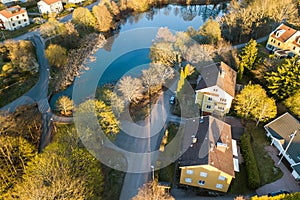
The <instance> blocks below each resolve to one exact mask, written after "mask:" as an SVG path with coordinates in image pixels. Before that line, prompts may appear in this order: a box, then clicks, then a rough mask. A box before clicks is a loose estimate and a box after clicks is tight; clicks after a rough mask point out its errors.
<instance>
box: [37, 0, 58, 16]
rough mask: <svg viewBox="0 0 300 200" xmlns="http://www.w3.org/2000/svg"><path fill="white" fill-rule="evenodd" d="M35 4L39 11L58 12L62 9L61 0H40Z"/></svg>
mask: <svg viewBox="0 0 300 200" xmlns="http://www.w3.org/2000/svg"><path fill="white" fill-rule="evenodd" d="M37 5H38V9H39V12H40V13H46V14H49V13H60V12H61V11H62V10H63V5H62V2H61V0H41V1H39V2H38V3H37Z"/></svg>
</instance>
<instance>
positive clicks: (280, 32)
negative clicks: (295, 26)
mask: <svg viewBox="0 0 300 200" xmlns="http://www.w3.org/2000/svg"><path fill="white" fill-rule="evenodd" d="M284 32H285V30H278V31H276V33H275V37H277V38H279V37H280V36H281V35H282V34H283V33H284Z"/></svg>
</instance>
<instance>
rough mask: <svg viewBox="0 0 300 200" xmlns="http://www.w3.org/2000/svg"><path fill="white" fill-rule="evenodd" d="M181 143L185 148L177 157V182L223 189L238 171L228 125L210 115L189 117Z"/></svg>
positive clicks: (234, 145)
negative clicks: (178, 169) (178, 180)
mask: <svg viewBox="0 0 300 200" xmlns="http://www.w3.org/2000/svg"><path fill="white" fill-rule="evenodd" d="M191 130H192V131H191ZM195 130H197V131H196V132H195ZM183 145H184V146H188V148H187V149H186V151H185V153H184V154H183V155H182V156H181V157H180V158H179V168H180V169H181V172H180V184H183V185H189V186H194V187H200V188H205V189H209V190H215V191H220V192H227V190H228V188H229V186H230V183H231V181H232V179H233V178H234V177H235V171H239V165H238V160H237V156H238V155H237V147H236V141H235V140H233V139H232V137H231V127H230V125H228V124H226V123H224V122H222V121H221V120H219V119H217V118H214V117H212V116H205V117H202V118H194V119H189V120H187V121H186V128H185V132H184V140H183Z"/></svg>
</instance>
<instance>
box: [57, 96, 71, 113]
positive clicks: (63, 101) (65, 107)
mask: <svg viewBox="0 0 300 200" xmlns="http://www.w3.org/2000/svg"><path fill="white" fill-rule="evenodd" d="M73 107H74V103H73V100H71V99H70V98H69V97H67V96H61V97H60V98H59V99H58V100H57V102H56V108H57V109H58V110H59V111H60V113H61V114H63V115H71V113H72V110H73Z"/></svg>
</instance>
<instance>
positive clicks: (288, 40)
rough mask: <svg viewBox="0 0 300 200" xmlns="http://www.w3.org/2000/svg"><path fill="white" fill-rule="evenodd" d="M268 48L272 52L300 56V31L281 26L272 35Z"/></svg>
mask: <svg viewBox="0 0 300 200" xmlns="http://www.w3.org/2000/svg"><path fill="white" fill-rule="evenodd" d="M266 48H267V49H268V50H270V51H275V50H285V51H289V52H292V53H293V54H295V55H300V31H297V30H295V29H293V28H291V27H289V26H286V25H285V24H280V25H279V26H278V27H277V28H276V29H275V30H274V31H273V32H272V33H270V35H269V38H268V42H267V45H266Z"/></svg>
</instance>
